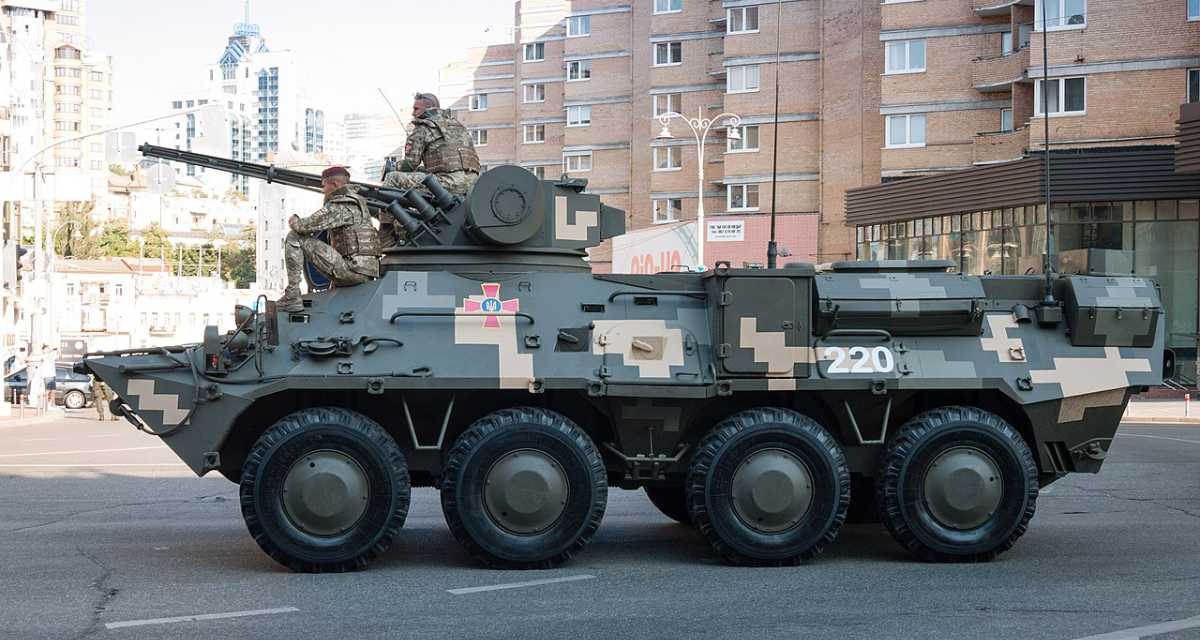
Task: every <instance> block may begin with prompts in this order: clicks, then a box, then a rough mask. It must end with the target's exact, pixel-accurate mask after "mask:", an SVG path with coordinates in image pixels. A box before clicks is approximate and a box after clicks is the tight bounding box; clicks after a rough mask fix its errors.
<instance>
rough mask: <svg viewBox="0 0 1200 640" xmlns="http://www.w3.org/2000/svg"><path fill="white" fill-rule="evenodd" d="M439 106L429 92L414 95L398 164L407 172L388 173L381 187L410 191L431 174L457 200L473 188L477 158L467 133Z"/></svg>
mask: <svg viewBox="0 0 1200 640" xmlns="http://www.w3.org/2000/svg"><path fill="white" fill-rule="evenodd" d="M440 106H441V105H440V103H439V102H438V99H437V96H435V95H433V94H432V93H418V94H417V95H416V96H415V97H414V98H413V111H412V114H413V121H412V123H413V131H412V133H411V134H409V136H408V142H407V143H406V144H405V145H404V162H403V163H402V166H403V167H404V168H405V169H408V170H407V171H393V172H392V173H389V174H388V175H387V176H385V177H384V180H383V182H384V184H386V185H388V186H390V187H396V188H400V189H411V188H413V187H417V186H419V185H420V184H421V181H422V180H424V179H425V176H427V175H429V174H433V175H435V176H437V179H438V182H441V183H442V186H443V187H445V188H446V190H447V191H449V192H450V193H453V194H454V195H457V196H460V197H466V195H467V192H469V191H470V190H471V187H472V186H474V185H475V180H476V179H477V178H479V156H478V155H477V154H476V153H475V144H474V142H472V140H471V132H470V131H467V129H466V127H464V126H462V123H460V122H459V121H458V120H456V119H455V118H454V115H453V114H451V113H450V111H448V110H443V109H441V108H440Z"/></svg>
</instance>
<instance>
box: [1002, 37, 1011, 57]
mask: <svg viewBox="0 0 1200 640" xmlns="http://www.w3.org/2000/svg"><path fill="white" fill-rule="evenodd" d="M1012 52H1013V39H1012V32H1011V31H1001V32H1000V55H1002V56H1006V55H1008V54H1010V53H1012Z"/></svg>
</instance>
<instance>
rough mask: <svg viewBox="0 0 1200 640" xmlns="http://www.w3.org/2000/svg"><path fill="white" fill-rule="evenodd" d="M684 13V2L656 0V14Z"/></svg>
mask: <svg viewBox="0 0 1200 640" xmlns="http://www.w3.org/2000/svg"><path fill="white" fill-rule="evenodd" d="M680 11H683V0H654V13H679V12H680Z"/></svg>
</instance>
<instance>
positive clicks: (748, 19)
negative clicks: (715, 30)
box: [725, 7, 758, 33]
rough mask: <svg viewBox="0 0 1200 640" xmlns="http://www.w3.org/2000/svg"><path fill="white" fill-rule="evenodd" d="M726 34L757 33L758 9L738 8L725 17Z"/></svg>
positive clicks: (731, 10)
mask: <svg viewBox="0 0 1200 640" xmlns="http://www.w3.org/2000/svg"><path fill="white" fill-rule="evenodd" d="M725 32H726V33H758V7H738V8H736V9H730V10H729V11H728V12H727V13H726V15H725Z"/></svg>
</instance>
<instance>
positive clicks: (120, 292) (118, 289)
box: [113, 283, 125, 298]
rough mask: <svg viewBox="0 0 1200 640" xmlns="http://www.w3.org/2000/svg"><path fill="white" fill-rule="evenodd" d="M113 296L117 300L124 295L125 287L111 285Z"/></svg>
mask: <svg viewBox="0 0 1200 640" xmlns="http://www.w3.org/2000/svg"><path fill="white" fill-rule="evenodd" d="M113 294H114V295H116V296H117V297H118V298H120V297H121V296H123V295H125V285H122V284H121V283H117V284H116V285H113Z"/></svg>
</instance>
